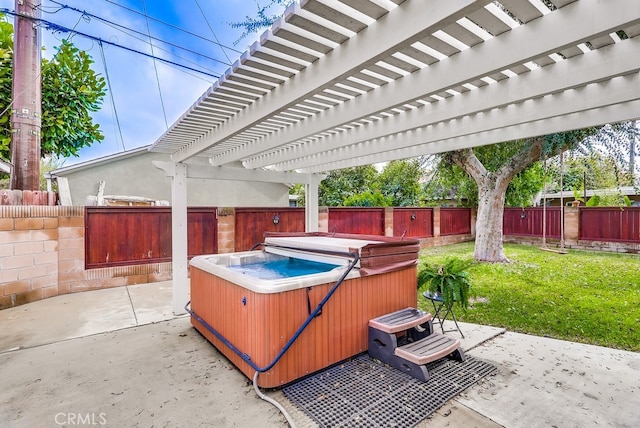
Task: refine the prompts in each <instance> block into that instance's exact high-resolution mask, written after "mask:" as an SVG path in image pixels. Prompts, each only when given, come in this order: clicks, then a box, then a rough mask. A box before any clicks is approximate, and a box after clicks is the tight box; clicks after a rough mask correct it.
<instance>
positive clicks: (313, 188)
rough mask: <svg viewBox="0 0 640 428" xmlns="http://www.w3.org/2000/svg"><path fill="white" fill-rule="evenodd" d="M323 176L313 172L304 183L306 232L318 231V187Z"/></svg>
mask: <svg viewBox="0 0 640 428" xmlns="http://www.w3.org/2000/svg"><path fill="white" fill-rule="evenodd" d="M323 178H324V176H322V175H317V174H313V175H311V176H310V179H309V183H308V184H305V198H306V200H305V210H304V211H305V221H306V227H305V229H306V230H305V231H306V232H317V231H318V187H319V186H320V181H322V179H323Z"/></svg>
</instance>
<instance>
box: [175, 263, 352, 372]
mask: <svg viewBox="0 0 640 428" xmlns="http://www.w3.org/2000/svg"><path fill="white" fill-rule="evenodd" d="M347 254H349V255H350V256H351V257H353V261H352V262H351V263H350V264H349V267H348V268H347V270H345V272H344V273H343V274H342V275H341V276H340V278H339V279H338V281H337V282H336V283H335V284H334V285H333V287H332V288H331V290H329V292H328V293H327V295H326V296H324V298H323V299H322V301H321V302H320V303H319V304H318V306H317V307H316V308H315V309H314V310H313V312H311V313H310V314H309V317H307V319H306V320H305V322H304V323H302V325H301V326H300V327H299V328H298V330H297V331H296V332H295V334H294V335H293V336H292V337H291V339H289V341H288V342H287V343H286V344H285V345H284V347H283V348H282V350H280V352H279V353H278V355H276V356H275V358H274V359H273V361H271V362H270V363H269V364H268V365H267V366H265V367H259V366H257V365H256V364H255V363H254V362H253V361H251V356H250V355H248V354H247V353H244V352H242V351H240V350H239V349H238V348H236V347H235V346H234V345H233V344H232V343H231V342H229V341H228V340H227V339H226V338H225V337H224V336H223V335H222V334H220V333H219V332H217V331H216V330H215V329H214V328H213V327H211V326H210V325H209V323H207V322H206V321H205V320H203V319H202V318H201V317H200V316H199V315H198V314H196V313H195V312H194V311H193V310H191V309H190V308H189V305H190V304H191V301H189V302H188V303H187V304H186V305H185V307H184V309H185V310H186V311H187V312H188V313H189V314H191V316H192V317H194V318H195V319H196V320H198V322H199V323H200V324H202V325H203V326H204V327H205V328H206V329H207V330H209V332H211V334H213V335H214V336H215V337H217V338H218V339H220V341H222V343H224V344H225V345H226V346H228V347H229V349H231V350H232V351H233V352H234V353H236V354H237V355H238V356H239V357H240V358H242V359H243V360H244V361H245V362H246V363H247V364H249V365H250V366H251V367H252V368H253V369H254V370H255V371H257V372H260V373H264V372H267V371H269V370H271V369H272V368H273V366H275V365H276V363H277V362H278V361H279V360H280V358H282V356H283V355H284V354H285V352H287V351H288V350H289V348H291V346H292V345H293V343H294V342H295V341H296V339H298V337H299V336H300V335H301V334H302V332H303V331H304V329H305V328H307V326H308V325H309V324H310V323H311V321H312V320H313V319H314V318H315V317H316V315H318V313H319V312H320V311H322V307H323V306H324V305H325V303H327V301H328V300H329V299H330V298H331V296H332V295H333V293H335V291H336V290H337V289H338V287H339V286H340V284H342V282H343V281H344V280H345V278H346V277H347V275H348V274H349V272H351V270H352V269H353V268H354V267H355V265H356V264H357V263H358V261H359V260H360V255H359V254H358V253H357V252H355V253H347Z"/></svg>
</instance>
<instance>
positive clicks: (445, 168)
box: [422, 158, 478, 207]
mask: <svg viewBox="0 0 640 428" xmlns="http://www.w3.org/2000/svg"><path fill="white" fill-rule="evenodd" d="M422 193H423V195H424V198H425V199H426V200H427V205H430V206H446V205H448V201H451V200H453V201H455V202H456V205H457V206H460V207H475V206H477V205H478V186H477V185H476V183H475V182H474V181H473V180H472V179H471V177H469V175H467V173H466V172H465V171H464V170H463V169H462V168H460V167H458V166H457V165H453V164H451V163H449V162H448V161H447V160H446V159H444V158H441V159H440V162H438V164H437V165H436V167H435V172H434V174H433V176H432V178H431V179H430V180H429V181H427V182H426V183H425V184H424V186H423V188H422Z"/></svg>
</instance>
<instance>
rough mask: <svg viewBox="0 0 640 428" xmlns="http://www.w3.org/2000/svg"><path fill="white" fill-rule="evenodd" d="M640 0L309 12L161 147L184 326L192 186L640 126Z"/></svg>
mask: <svg viewBox="0 0 640 428" xmlns="http://www.w3.org/2000/svg"><path fill="white" fill-rule="evenodd" d="M638 34H640V1H638V0H607V1H604V0H577V1H576V0H500V1H489V0H308V1H301V3H300V4H297V3H296V4H294V5H292V6H291V7H289V8H288V9H287V11H286V12H285V14H284V16H283V18H281V19H280V20H279V21H278V22H276V23H275V24H274V25H273V27H272V28H271V30H269V31H266V32H265V33H264V34H263V35H262V36H261V38H260V42H259V43H255V44H253V45H252V46H251V48H250V49H249V50H248V51H247V52H245V53H244V54H243V55H242V56H241V57H240V59H239V60H238V61H236V62H235V63H234V64H233V66H232V67H231V68H230V69H229V70H228V71H227V72H226V73H225V74H224V76H223V77H221V78H220V79H219V80H218V82H216V83H215V84H214V85H213V86H212V87H211V88H210V89H209V90H208V91H207V92H206V93H205V94H204V95H202V97H201V98H200V99H199V100H198V101H196V103H195V104H193V106H192V107H191V108H190V109H189V110H188V111H187V112H186V113H185V114H184V115H183V116H182V117H181V118H180V119H179V120H178V121H177V122H176V123H175V124H174V125H173V126H172V127H171V128H170V129H169V130H168V131H167V132H166V133H165V134H164V135H162V136H161V137H160V138H159V139H158V141H157V142H156V143H155V144H154V145H153V146H152V148H151V150H152V151H157V152H164V153H170V154H171V162H157V163H156V166H157V167H159V168H161V169H163V170H164V171H165V172H166V173H167V175H169V176H171V177H172V183H173V185H172V186H173V194H172V197H173V199H172V201H173V202H172V206H173V208H172V213H173V290H174V291H173V293H174V311H175V312H176V313H183V312H184V309H183V308H184V305H185V304H186V303H187V300H188V287H187V284H188V277H187V197H186V195H187V192H186V186H187V180H186V179H187V178H188V177H194V178H210V179H217V180H246V181H266V182H280V183H303V184H305V185H306V190H307V207H306V213H307V216H306V217H307V222H306V227H307V230H308V231H315V230H317V227H318V206H317V195H318V184H319V182H320V180H321V179H322V177H323V175H322V173H323V172H326V171H330V170H334V169H340V168H345V167H353V166H358V165H366V164H373V163H378V162H385V161H391V160H394V159H404V158H410V157H415V156H420V155H425V154H431V153H440V152H445V151H450V150H454V149H460V148H465V147H475V146H480V145H486V144H493V143H497V142H502V141H510V140H515V139H519V138H524V137H533V136H537V135H544V134H549V133H554V132H561V131H567V130H572V129H578V128H584V127H588V126H596V125H602V124H605V123H611V122H618V121H623V120H631V119H638V118H640V75H639V70H640V37H637V36H638Z"/></svg>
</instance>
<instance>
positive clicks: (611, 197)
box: [586, 191, 631, 207]
mask: <svg viewBox="0 0 640 428" xmlns="http://www.w3.org/2000/svg"><path fill="white" fill-rule="evenodd" d="M586 206H588V207H630V206H631V199H629V197H628V196H626V195H623V194H622V193H621V192H615V191H613V192H612V191H610V192H606V191H604V192H602V194H595V195H593V196H592V197H590V198H589V200H588V201H587V203H586Z"/></svg>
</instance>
